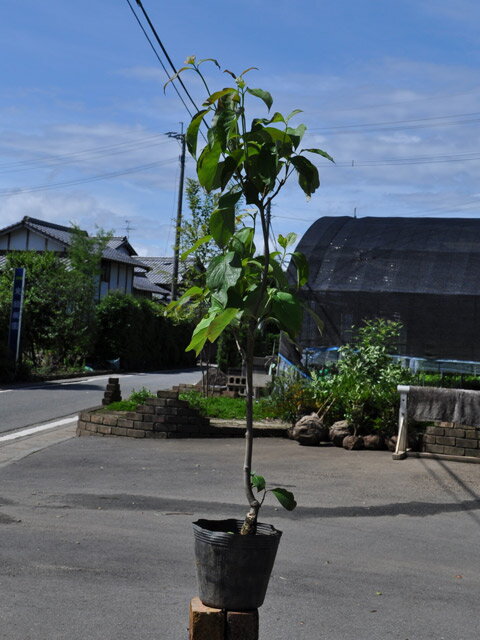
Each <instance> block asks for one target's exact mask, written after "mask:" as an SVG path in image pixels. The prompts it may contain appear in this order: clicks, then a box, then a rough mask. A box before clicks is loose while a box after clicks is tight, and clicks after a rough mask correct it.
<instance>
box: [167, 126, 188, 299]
mask: <svg viewBox="0 0 480 640" xmlns="http://www.w3.org/2000/svg"><path fill="white" fill-rule="evenodd" d="M180 126H181V133H176V132H175V131H168V132H167V134H166V135H167V136H168V137H169V138H175V140H178V141H179V142H180V143H181V145H182V153H181V155H180V180H179V184H178V204H177V221H176V225H175V246H174V248H173V273H172V291H171V299H172V300H176V299H177V294H178V263H179V255H180V228H181V225H182V203H183V179H184V175H185V134H184V133H183V122H181V123H180Z"/></svg>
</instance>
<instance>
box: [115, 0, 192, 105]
mask: <svg viewBox="0 0 480 640" xmlns="http://www.w3.org/2000/svg"><path fill="white" fill-rule="evenodd" d="M127 2H128V4H129V6H130V8H131V9H132V5H131V4H130V0H127ZM136 2H137V5H138V6H139V7H140V9H141V11H142V13H143V15H144V16H145V19H146V21H147V22H148V26H149V27H150V29H151V31H152V33H153V35H154V37H155V40H156V41H157V43H158V45H159V46H160V48H161V50H162V51H163V55H164V56H165V57H166V59H167V61H168V63H169V65H170V67H171V68H172V70H173V73H174V74H177V73H178V72H177V69H176V68H175V65H174V64H173V62H172V59H171V58H170V56H169V55H168V52H167V50H166V49H165V47H164V45H163V42H162V41H161V40H160V37H159V35H158V33H157V30H156V29H155V27H154V26H153V23H152V21H151V20H150V17H149V15H148V13H147V12H146V10H145V8H144V6H143V4H142V2H141V0H136ZM132 11H133V9H132ZM134 14H135V12H134ZM135 17H137V16H136V14H135ZM137 21H138V18H137ZM142 31H144V30H143V28H142ZM144 33H145V31H144ZM149 41H150V40H149ZM157 57H158V55H157ZM162 67H163V69H164V71H165V73H166V74H167V76H168V77H170V76H169V74H168V72H167V70H166V69H165V67H164V66H163V64H162ZM177 80H178V82H179V83H180V85H181V86H182V88H183V90H184V91H185V94H186V95H187V97H188V99H189V100H190V102H191V103H192V105H193V108H194V109H195V111H198V107H197V105H196V103H195V100H194V99H193V98H192V96H191V95H190V93H189V91H188V89H187V87H186V86H185V84H184V83H183V80H182V79H181V78H180V76H177ZM172 84H173V83H172ZM182 102H183V100H182ZM183 104H184V105H185V103H183ZM185 108H186V109H187V111H188V113H189V115H190V117H192V114H191V113H190V111H189V110H188V107H187V106H186V105H185Z"/></svg>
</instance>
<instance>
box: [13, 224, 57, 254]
mask: <svg viewBox="0 0 480 640" xmlns="http://www.w3.org/2000/svg"><path fill="white" fill-rule="evenodd" d="M64 249H65V247H64V245H62V244H60V242H56V241H55V240H51V239H50V238H48V239H47V238H44V237H43V236H41V235H39V234H38V233H35V232H34V231H30V230H28V229H16V230H14V231H10V233H7V234H5V235H3V236H0V251H1V250H5V251H6V250H10V251H27V250H31V251H64Z"/></svg>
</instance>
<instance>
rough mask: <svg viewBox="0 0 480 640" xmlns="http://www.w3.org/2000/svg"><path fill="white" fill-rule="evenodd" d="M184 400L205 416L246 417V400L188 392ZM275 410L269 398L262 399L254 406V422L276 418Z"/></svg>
mask: <svg viewBox="0 0 480 640" xmlns="http://www.w3.org/2000/svg"><path fill="white" fill-rule="evenodd" d="M180 398H181V399H182V400H186V401H187V402H188V404H189V405H190V406H191V407H193V408H194V409H197V410H198V411H199V412H200V413H201V414H202V415H203V416H208V417H209V418H222V419H224V420H243V419H244V418H245V416H246V403H245V398H228V397H226V396H209V397H206V396H204V395H202V394H201V393H199V392H198V391H186V392H184V393H181V394H180ZM276 417H277V415H276V414H275V408H274V406H273V405H272V403H271V402H270V399H269V398H260V399H259V400H255V401H254V404H253V418H254V420H264V419H266V418H276Z"/></svg>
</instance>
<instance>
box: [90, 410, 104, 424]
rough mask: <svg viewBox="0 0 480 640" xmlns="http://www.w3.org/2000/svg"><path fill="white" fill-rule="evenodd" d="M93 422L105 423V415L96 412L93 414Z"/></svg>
mask: <svg viewBox="0 0 480 640" xmlns="http://www.w3.org/2000/svg"><path fill="white" fill-rule="evenodd" d="M91 422H94V423H95V424H103V416H101V415H99V414H95V413H94V414H92V418H91Z"/></svg>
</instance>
